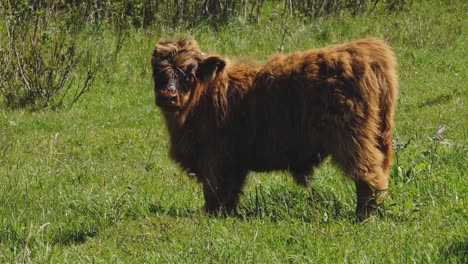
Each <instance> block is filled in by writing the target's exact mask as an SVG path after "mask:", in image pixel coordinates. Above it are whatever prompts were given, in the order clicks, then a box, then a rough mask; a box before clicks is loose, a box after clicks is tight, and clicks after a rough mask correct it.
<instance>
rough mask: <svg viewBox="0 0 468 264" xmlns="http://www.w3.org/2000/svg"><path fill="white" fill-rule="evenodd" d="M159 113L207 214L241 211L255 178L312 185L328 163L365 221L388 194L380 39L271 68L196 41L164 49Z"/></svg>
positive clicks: (387, 67)
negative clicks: (351, 185)
mask: <svg viewBox="0 0 468 264" xmlns="http://www.w3.org/2000/svg"><path fill="white" fill-rule="evenodd" d="M152 67H153V75H154V84H155V88H154V91H155V96H156V104H157V105H158V106H159V107H160V108H161V110H162V113H163V115H164V117H165V120H166V124H167V129H168V131H169V135H170V151H169V152H170V156H171V158H172V159H173V160H175V161H176V162H177V163H179V164H180V166H182V168H183V169H185V170H186V171H188V172H191V173H190V174H195V175H196V178H197V180H198V181H199V182H200V183H202V185H203V193H204V197H205V206H204V210H205V211H206V212H208V213H213V212H218V211H219V210H220V209H221V210H223V211H224V212H234V213H238V212H239V208H238V206H239V199H240V195H241V193H242V188H243V186H244V182H245V180H246V176H247V173H248V172H249V171H271V170H287V171H290V172H291V173H292V175H293V177H294V179H295V181H296V182H297V183H299V184H303V185H305V184H307V178H308V177H309V175H311V174H312V171H313V168H314V167H316V166H318V165H319V164H320V163H321V161H322V160H323V159H324V158H325V157H327V156H331V157H332V160H333V161H334V162H335V163H336V164H337V165H338V166H339V167H340V168H341V169H342V170H343V171H344V173H345V174H346V175H348V176H349V177H351V178H352V179H353V180H354V181H355V183H356V192H357V209H356V213H357V216H358V218H359V219H361V220H364V219H367V218H368V217H369V216H371V215H374V214H375V212H376V207H377V206H378V205H380V204H381V203H382V198H383V197H384V194H385V192H386V190H387V187H388V175H389V168H390V163H391V157H392V146H391V129H392V127H393V113H394V108H395V104H396V99H397V72H396V61H395V58H394V55H393V52H392V49H391V48H390V47H389V46H388V45H387V44H385V43H384V42H383V41H381V40H378V39H365V40H359V41H354V42H350V43H347V44H344V45H334V46H329V47H326V48H323V49H312V50H308V51H304V52H294V53H291V54H288V55H283V54H277V55H274V56H273V57H271V58H270V60H269V61H268V62H267V63H266V64H263V65H261V64H257V63H245V62H243V63H230V62H229V61H228V60H227V59H223V58H221V57H219V56H207V55H205V54H204V53H203V52H201V51H200V49H199V47H198V45H197V43H196V41H195V40H193V39H182V40H179V41H169V40H164V41H160V42H158V43H157V45H156V48H155V51H154V54H153V58H152Z"/></svg>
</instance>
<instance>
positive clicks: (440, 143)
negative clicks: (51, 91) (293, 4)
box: [0, 0, 468, 263]
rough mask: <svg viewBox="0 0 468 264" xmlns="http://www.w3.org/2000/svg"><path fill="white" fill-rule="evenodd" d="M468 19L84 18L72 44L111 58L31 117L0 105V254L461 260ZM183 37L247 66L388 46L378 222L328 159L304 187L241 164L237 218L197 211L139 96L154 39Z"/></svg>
mask: <svg viewBox="0 0 468 264" xmlns="http://www.w3.org/2000/svg"><path fill="white" fill-rule="evenodd" d="M265 12H268V6H267V7H265ZM467 14H468V3H467V2H466V1H456V0H454V1H448V0H447V1H435V0H431V1H413V3H412V4H411V5H410V6H409V7H408V8H406V9H404V10H403V11H399V12H396V13H386V12H384V11H379V10H376V11H375V12H372V13H368V14H365V15H358V16H352V15H349V14H346V13H340V14H336V15H332V16H328V17H323V18H319V19H315V20H300V19H296V18H277V19H274V18H271V19H269V18H268V17H267V16H264V17H263V19H262V20H261V21H260V22H259V23H257V24H251V23H245V22H244V21H243V20H242V19H235V18H233V19H231V21H230V22H229V23H227V24H221V25H219V26H218V27H212V26H209V25H203V24H200V25H199V26H196V27H190V28H186V27H180V28H179V27H149V28H142V29H133V28H129V29H127V30H125V32H124V33H119V34H117V32H115V31H114V30H113V29H112V28H111V27H105V26H103V27H100V28H91V27H90V28H84V29H83V30H82V31H81V32H80V33H79V34H78V35H77V36H76V38H77V39H78V40H79V42H78V46H77V48H78V49H80V50H83V51H89V52H90V53H91V54H94V55H95V56H96V57H101V58H108V59H105V60H104V59H103V60H102V61H105V63H104V64H103V67H102V69H101V70H99V71H98V72H97V73H96V77H95V79H94V82H93V85H92V87H91V88H90V90H89V91H88V92H86V93H84V94H83V95H82V96H81V97H80V99H79V100H78V101H77V102H76V103H75V104H73V105H72V106H71V105H70V106H69V107H67V104H66V103H65V105H64V106H63V107H60V108H57V109H55V110H52V109H49V110H39V111H30V110H29V109H27V108H23V109H11V108H9V107H7V106H6V104H5V102H4V101H2V100H1V99H0V104H1V105H0V262H1V263H18V262H34V263H109V262H110V263H468V201H467V194H468V183H467V178H466V177H467V176H468V137H467V133H468V110H467V98H468V78H467V71H468V69H467V65H468V63H467V62H468V57H467V50H466V47H467V44H468V35H467V32H466V29H467V28H468V23H467ZM0 32H3V33H5V28H4V27H0ZM187 35H190V36H193V37H195V38H196V39H197V40H198V42H199V44H200V46H201V48H202V49H203V50H204V51H208V52H214V53H219V54H222V55H224V56H227V57H229V58H231V60H236V59H240V60H248V59H253V60H260V61H265V60H266V59H267V57H268V56H269V55H270V54H273V53H274V52H277V51H278V50H279V49H282V50H283V52H290V51H295V50H305V49H309V48H318V47H322V46H325V45H329V44H335V43H342V42H346V41H350V40H354V39H359V38H365V37H379V38H383V39H385V40H386V41H388V42H389V43H390V44H391V45H392V46H393V47H394V49H395V52H396V55H397V57H398V61H399V73H400V91H399V100H398V107H397V112H396V120H395V122H396V128H395V131H394V143H395V158H394V165H393V167H392V172H391V181H390V192H389V196H388V198H387V199H386V201H385V207H384V208H383V210H382V211H381V216H380V217H379V218H378V219H376V220H373V221H369V222H365V223H355V222H354V207H355V193H354V184H353V183H352V182H351V180H349V179H346V178H344V177H343V176H342V174H341V172H340V171H339V170H338V169H337V168H336V167H334V166H333V164H331V162H330V161H326V162H325V163H324V164H323V165H322V166H321V167H320V168H319V169H318V170H316V172H315V175H314V177H313V181H312V185H311V187H310V188H308V189H305V188H302V187H299V186H297V185H295V184H294V183H293V181H292V179H291V178H290V177H289V176H288V174H287V173H285V172H272V173H251V174H250V177H249V181H248V185H247V187H246V189H245V195H244V196H243V199H242V201H241V210H242V212H243V214H244V215H245V219H242V220H241V219H237V218H231V217H226V218H222V217H208V216H205V215H204V214H203V213H202V212H201V207H202V205H203V197H202V190H201V187H200V186H199V185H197V184H196V182H195V181H193V180H191V179H189V178H188V177H187V176H186V175H185V174H184V172H182V171H181V170H180V169H179V168H178V167H177V166H176V165H175V164H174V163H173V162H172V161H170V160H169V158H168V156H167V148H168V135H167V133H166V130H165V125H164V121H163V120H162V115H161V114H160V112H159V110H158V109H157V108H156V107H155V104H154V97H153V90H152V89H153V88H152V79H151V74H152V73H151V68H150V58H151V53H152V49H153V47H154V44H155V43H156V41H157V40H158V39H160V38H177V37H180V36H187ZM2 36H5V34H3V35H2ZM2 43H3V44H5V43H7V42H6V41H3V42H2ZM116 46H118V48H119V51H118V53H117V52H115V50H116ZM109 58H110V59H109ZM0 67H1V65H0ZM78 67H79V66H78ZM81 70H82V71H84V69H81ZM79 71H80V68H78V72H79ZM77 78H78V79H79V78H80V77H77ZM77 83H78V82H77Z"/></svg>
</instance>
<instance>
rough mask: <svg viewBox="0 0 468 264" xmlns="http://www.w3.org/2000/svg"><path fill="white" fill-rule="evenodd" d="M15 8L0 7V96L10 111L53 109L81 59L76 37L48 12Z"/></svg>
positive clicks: (89, 75) (89, 77) (88, 84)
mask: <svg viewBox="0 0 468 264" xmlns="http://www.w3.org/2000/svg"><path fill="white" fill-rule="evenodd" d="M15 3H16V5H12V4H10V3H9V1H6V2H3V4H4V6H3V7H4V8H5V9H4V10H7V11H6V14H4V17H5V19H4V21H3V27H4V29H3V32H2V35H4V36H6V37H5V38H2V42H3V43H1V44H2V45H1V47H4V48H0V62H1V63H2V65H3V67H2V68H1V72H0V74H1V76H2V79H1V82H0V95H1V96H2V97H3V100H4V102H5V104H6V105H7V106H8V107H10V108H24V107H31V109H41V108H56V107H58V106H60V105H62V103H63V99H64V96H65V95H66V94H67V93H68V92H69V91H70V89H71V88H72V85H74V81H75V79H76V70H77V66H78V65H79V63H80V60H81V58H82V56H83V54H82V53H80V52H78V50H77V38H76V32H74V31H72V30H70V29H69V28H68V27H67V25H66V23H64V22H63V21H61V20H59V19H56V18H55V17H54V16H52V15H51V14H50V12H48V10H47V9H44V8H38V6H21V5H20V6H18V3H21V2H15ZM20 7H21V8H20ZM96 71H97V67H91V68H90V69H88V70H87V72H86V74H85V76H86V77H85V79H84V81H83V84H82V86H81V87H80V88H79V89H80V91H79V92H77V93H76V94H75V98H74V99H72V103H74V102H76V101H77V99H78V98H79V97H80V96H81V95H82V94H83V93H84V92H86V91H87V90H89V88H90V87H91V84H92V81H93V79H94V76H95V73H96ZM78 86H79V85H78Z"/></svg>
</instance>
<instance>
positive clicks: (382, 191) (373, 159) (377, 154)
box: [333, 137, 388, 221]
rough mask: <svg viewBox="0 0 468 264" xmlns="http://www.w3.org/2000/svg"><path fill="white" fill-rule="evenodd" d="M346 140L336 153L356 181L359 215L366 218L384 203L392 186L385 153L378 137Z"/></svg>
mask: <svg viewBox="0 0 468 264" xmlns="http://www.w3.org/2000/svg"><path fill="white" fill-rule="evenodd" d="M354 139H355V140H349V141H347V142H346V143H343V144H342V146H341V147H340V148H339V149H337V150H336V151H335V153H334V155H333V159H334V160H335V162H336V163H337V164H338V165H339V166H340V167H342V168H343V170H344V172H345V173H346V174H347V175H348V176H350V177H351V178H352V179H353V180H354V182H355V184H356V196H357V205H356V217H357V219H358V220H359V221H364V220H366V219H368V218H369V217H373V216H375V215H376V213H377V209H378V207H379V206H381V205H382V203H383V199H384V197H385V195H386V191H387V188H388V174H387V173H386V172H385V171H384V170H383V168H382V166H383V159H384V156H383V154H382V152H381V151H380V150H379V149H378V148H377V147H376V145H377V144H375V142H374V138H358V137H355V138H354Z"/></svg>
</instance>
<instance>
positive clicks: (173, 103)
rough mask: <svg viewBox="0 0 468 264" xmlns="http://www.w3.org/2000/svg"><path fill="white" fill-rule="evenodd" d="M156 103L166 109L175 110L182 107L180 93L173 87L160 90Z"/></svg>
mask: <svg viewBox="0 0 468 264" xmlns="http://www.w3.org/2000/svg"><path fill="white" fill-rule="evenodd" d="M156 105H157V106H159V107H161V108H163V109H165V110H169V111H175V110H177V109H179V108H180V98H179V94H178V93H177V92H176V91H174V90H172V89H167V90H161V91H158V93H157V95H156Z"/></svg>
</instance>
